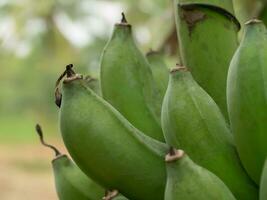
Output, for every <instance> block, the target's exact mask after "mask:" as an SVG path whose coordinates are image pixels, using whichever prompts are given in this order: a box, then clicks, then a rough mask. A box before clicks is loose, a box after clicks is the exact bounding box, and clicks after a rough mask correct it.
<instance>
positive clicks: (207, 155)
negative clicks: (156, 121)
mask: <svg viewBox="0 0 267 200" xmlns="http://www.w3.org/2000/svg"><path fill="white" fill-rule="evenodd" d="M162 128H163V131H164V135H165V139H166V142H167V144H168V145H169V146H174V147H176V148H180V149H184V150H185V151H186V152H187V154H188V155H189V156H190V157H191V158H192V160H194V161H195V162H196V163H197V164H198V165H200V166H202V167H204V168H206V169H208V170H209V171H211V172H212V173H214V174H215V175H217V176H218V177H219V178H220V179H221V180H222V181H223V182H224V183H225V184H226V185H227V186H228V188H229V189H230V190H231V191H232V193H233V194H234V195H235V197H236V198H237V199H240V200H245V199H246V200H253V199H257V196H258V195H257V193H258V192H257V188H256V186H255V184H254V182H253V181H252V180H251V179H250V178H249V176H248V175H247V174H246V172H245V171H244V169H243V168H242V165H241V163H240V161H239V158H238V155H237V153H236V149H235V146H234V142H233V134H231V133H230V131H229V128H228V125H227V123H226V121H225V119H224V117H223V115H222V113H221V112H220V110H219V108H218V106H217V105H216V103H215V102H214V101H213V100H212V98H211V97H210V96H209V95H208V94H207V93H206V92H205V91H204V90H203V89H202V88H201V87H200V86H199V85H198V84H197V83H196V81H194V79H193V77H192V75H191V73H190V72H189V71H188V69H187V68H186V67H182V66H177V67H176V68H174V69H173V70H172V71H171V73H170V78H169V86H168V89H167V92H166V95H165V98H164V101H163V107H162ZM233 180H234V181H233Z"/></svg>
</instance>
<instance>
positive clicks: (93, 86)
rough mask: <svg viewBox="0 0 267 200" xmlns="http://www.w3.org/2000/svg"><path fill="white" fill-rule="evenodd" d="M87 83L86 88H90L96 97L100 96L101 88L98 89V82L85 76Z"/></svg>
mask: <svg viewBox="0 0 267 200" xmlns="http://www.w3.org/2000/svg"><path fill="white" fill-rule="evenodd" d="M84 79H85V80H86V82H87V86H88V87H89V88H91V90H93V91H94V92H95V93H96V94H97V95H99V96H101V95H102V94H101V88H100V81H99V80H98V79H96V78H93V77H91V76H90V75H87V76H85V77H84Z"/></svg>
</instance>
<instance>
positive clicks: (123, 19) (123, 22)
mask: <svg viewBox="0 0 267 200" xmlns="http://www.w3.org/2000/svg"><path fill="white" fill-rule="evenodd" d="M121 16H122V18H121V23H122V24H128V22H127V19H126V17H125V14H124V12H122V13H121Z"/></svg>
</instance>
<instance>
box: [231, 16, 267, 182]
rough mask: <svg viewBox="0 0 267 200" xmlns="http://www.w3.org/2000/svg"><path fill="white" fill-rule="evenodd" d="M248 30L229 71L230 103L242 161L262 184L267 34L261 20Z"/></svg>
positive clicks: (265, 144) (266, 126) (266, 129)
mask: <svg viewBox="0 0 267 200" xmlns="http://www.w3.org/2000/svg"><path fill="white" fill-rule="evenodd" d="M244 31H245V32H244V36H243V39H242V41H241V43H240V46H239V48H238V50H237V51H236V53H235V55H234V57H233V59H232V61H231V65H230V69H229V75H228V82H227V101H228V110H229V117H230V122H231V129H232V131H233V133H234V136H235V141H236V146H237V150H238V153H239V156H240V159H241V161H242V164H243V166H244V167H245V169H246V171H247V172H248V174H249V175H250V176H251V178H252V179H253V180H254V181H255V182H256V183H257V184H259V182H260V175H261V171H262V167H263V164H264V161H265V159H266V156H267V134H266V133H267V124H266V121H267V96H266V93H267V90H266V81H267V31H266V28H265V26H264V24H263V23H262V22H261V21H259V20H252V21H250V22H248V23H247V24H246V25H245V30H244Z"/></svg>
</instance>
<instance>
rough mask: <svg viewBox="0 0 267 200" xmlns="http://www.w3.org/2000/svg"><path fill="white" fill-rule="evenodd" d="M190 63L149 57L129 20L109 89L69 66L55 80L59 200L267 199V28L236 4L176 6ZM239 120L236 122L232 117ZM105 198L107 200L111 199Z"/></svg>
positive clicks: (217, 1) (111, 46)
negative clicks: (238, 11)
mask: <svg viewBox="0 0 267 200" xmlns="http://www.w3.org/2000/svg"><path fill="white" fill-rule="evenodd" d="M174 7H175V11H176V12H175V15H176V24H177V33H178V38H179V44H180V52H181V53H182V64H181V65H177V66H176V67H174V68H172V69H171V70H170V72H168V68H167V66H166V65H165V63H164V61H163V57H162V54H160V53H156V52H150V53H148V54H147V56H144V55H143V53H142V52H141V51H140V50H139V48H138V46H137V44H136V42H135V40H134V36H133V34H132V26H131V25H130V24H129V23H128V22H127V20H126V18H125V15H124V14H123V17H122V20H121V22H120V23H118V24H115V27H114V31H113V33H112V36H111V38H110V40H109V41H108V43H107V45H106V47H105V49H104V51H103V54H102V57H101V70H100V80H97V79H94V78H91V77H90V76H86V77H84V76H83V75H80V74H77V73H75V71H74V69H73V65H72V64H70V65H67V66H66V69H65V71H64V72H63V73H62V74H61V75H60V77H59V79H58V80H57V82H56V90H55V98H56V101H55V102H56V104H57V105H58V107H59V108H60V111H59V124H60V131H61V135H62V138H63V141H64V144H65V146H66V148H67V150H68V152H69V154H70V155H71V157H72V159H73V161H74V162H75V163H76V164H74V162H73V161H71V160H70V159H69V158H68V157H67V156H66V155H62V154H61V153H60V152H59V151H58V150H57V149H56V148H55V147H53V146H51V145H48V144H46V143H45V142H44V141H43V136H42V131H41V128H40V126H37V129H36V130H37V132H38V134H39V135H40V139H41V142H42V144H44V145H45V146H48V147H50V148H52V149H53V150H54V151H55V153H56V158H55V159H54V160H53V162H52V163H53V169H54V175H55V183H56V189H57V192H58V197H59V199H60V200H68V199H77V200H80V199H90V200H91V199H95V200H97V199H101V198H102V199H104V200H111V199H113V200H127V199H130V200H180V199H181V200H235V199H236V200H257V199H259V198H260V200H265V199H267V181H266V180H267V178H266V177H267V164H265V167H264V163H265V160H266V158H267V90H266V88H267V30H266V28H265V26H264V24H263V23H262V22H261V21H259V20H250V21H249V22H247V23H246V24H245V25H244V35H243V38H242V40H241V42H240V44H238V40H237V34H238V30H239V28H240V24H239V22H238V20H237V19H236V17H235V15H234V12H233V5H232V1H231V0H224V1H222V0H202V1H201V0H175V4H174ZM228 117H229V118H228ZM104 191H106V192H104Z"/></svg>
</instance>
